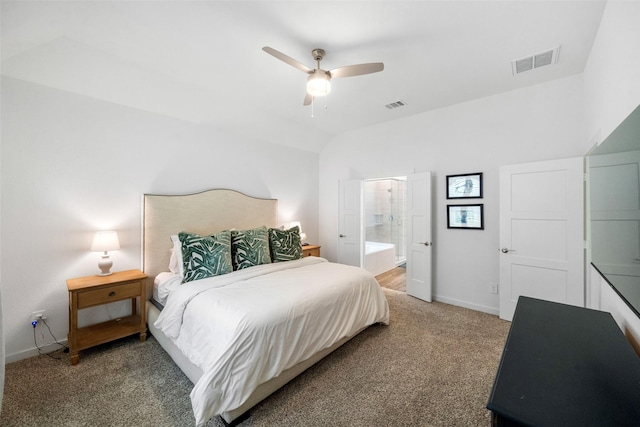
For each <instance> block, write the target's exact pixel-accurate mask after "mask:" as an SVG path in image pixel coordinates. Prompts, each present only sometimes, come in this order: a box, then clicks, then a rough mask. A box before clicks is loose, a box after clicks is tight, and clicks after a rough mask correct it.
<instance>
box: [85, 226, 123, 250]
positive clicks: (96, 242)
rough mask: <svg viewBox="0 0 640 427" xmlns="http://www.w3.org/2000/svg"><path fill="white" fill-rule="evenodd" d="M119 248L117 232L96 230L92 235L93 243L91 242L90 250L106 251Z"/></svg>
mask: <svg viewBox="0 0 640 427" xmlns="http://www.w3.org/2000/svg"><path fill="white" fill-rule="evenodd" d="M116 249H120V241H119V240H118V233H116V232H115V231H98V232H96V235H95V236H94V237H93V243H92V244H91V251H92V252H107V251H115V250H116Z"/></svg>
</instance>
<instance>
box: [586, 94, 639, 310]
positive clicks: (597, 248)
mask: <svg viewBox="0 0 640 427" xmlns="http://www.w3.org/2000/svg"><path fill="white" fill-rule="evenodd" d="M587 167H588V171H589V186H590V191H589V196H590V200H589V213H590V225H591V262H592V264H593V265H594V267H595V268H596V269H597V270H598V271H599V272H600V274H601V275H602V276H603V277H604V278H605V279H606V280H607V281H608V282H609V284H610V285H611V286H612V287H613V288H614V289H615V290H616V291H617V293H618V294H619V295H620V296H621V297H622V298H623V299H624V300H625V302H626V303H627V304H628V305H629V306H630V307H631V309H632V310H633V311H635V313H636V314H637V315H638V316H640V106H638V107H637V108H636V109H635V110H634V111H633V112H632V113H631V114H630V115H629V117H627V118H626V119H625V120H624V121H623V122H622V123H621V124H620V126H618V127H617V128H616V130H615V131H613V132H612V133H611V135H609V137H607V139H605V140H604V141H603V142H602V144H600V145H599V146H598V147H596V148H594V149H593V150H591V151H590V152H589V153H588V155H587Z"/></svg>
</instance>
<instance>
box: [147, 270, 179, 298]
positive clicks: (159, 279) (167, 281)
mask: <svg viewBox="0 0 640 427" xmlns="http://www.w3.org/2000/svg"><path fill="white" fill-rule="evenodd" d="M181 284H182V278H181V277H180V276H179V275H177V274H175V273H169V272H164V273H160V274H158V275H157V276H156V277H155V279H154V281H153V299H154V300H156V301H158V302H159V303H160V304H162V305H165V304H166V303H167V297H168V296H169V294H170V293H171V292H173V291H174V290H175V289H177V288H178V287H180V285H181Z"/></svg>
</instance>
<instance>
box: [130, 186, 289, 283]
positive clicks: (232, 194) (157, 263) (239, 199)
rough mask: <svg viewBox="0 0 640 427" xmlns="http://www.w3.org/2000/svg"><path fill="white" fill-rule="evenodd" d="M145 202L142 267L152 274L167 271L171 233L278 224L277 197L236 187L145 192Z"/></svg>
mask: <svg viewBox="0 0 640 427" xmlns="http://www.w3.org/2000/svg"><path fill="white" fill-rule="evenodd" d="M143 197H144V200H143V204H142V209H143V212H142V220H143V224H142V251H143V256H142V262H143V266H142V268H143V271H144V272H145V273H146V274H147V275H148V276H149V279H150V280H149V281H150V282H151V283H153V278H154V277H155V276H156V275H157V274H158V273H161V272H163V271H168V266H169V258H170V257H171V248H172V245H171V239H170V236H171V235H172V234H178V233H179V232H181V231H187V232H191V233H197V234H203V235H206V234H213V233H217V232H219V231H222V230H228V229H231V228H236V229H238V230H246V229H249V228H254V227H260V226H262V225H264V226H267V227H277V226H278V200H276V199H260V198H256V197H251V196H247V195H246V194H242V193H240V192H238V191H234V190H208V191H204V192H201V193H195V194H184V195H157V194H145V195H144V196H143Z"/></svg>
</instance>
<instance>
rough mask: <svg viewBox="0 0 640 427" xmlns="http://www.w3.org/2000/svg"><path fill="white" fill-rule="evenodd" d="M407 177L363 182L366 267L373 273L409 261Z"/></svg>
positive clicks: (375, 273) (387, 269)
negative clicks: (407, 241) (407, 251)
mask: <svg viewBox="0 0 640 427" xmlns="http://www.w3.org/2000/svg"><path fill="white" fill-rule="evenodd" d="M406 195H407V177H402V176H401V177H391V178H378V179H369V180H365V181H364V188H363V196H364V197H363V203H364V240H365V251H364V268H365V269H366V270H368V271H370V272H371V273H372V274H373V275H374V276H377V275H379V274H382V273H384V272H386V271H389V270H391V269H393V268H395V267H398V266H403V265H404V264H405V262H406V257H407V255H406V246H407V245H406V230H405V220H406Z"/></svg>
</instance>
